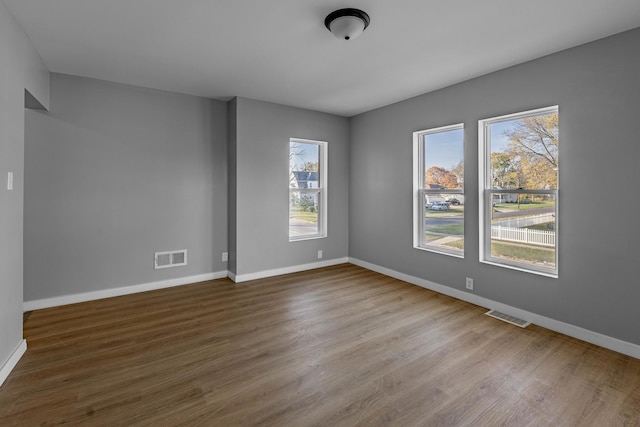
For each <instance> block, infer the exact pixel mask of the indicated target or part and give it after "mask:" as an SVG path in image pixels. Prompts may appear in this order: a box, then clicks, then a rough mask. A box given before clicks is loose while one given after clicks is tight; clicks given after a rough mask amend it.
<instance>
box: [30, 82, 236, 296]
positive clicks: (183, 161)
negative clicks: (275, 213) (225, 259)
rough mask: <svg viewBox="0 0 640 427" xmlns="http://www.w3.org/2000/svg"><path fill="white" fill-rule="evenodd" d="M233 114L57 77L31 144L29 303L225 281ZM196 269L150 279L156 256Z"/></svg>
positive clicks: (213, 104) (190, 100)
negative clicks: (196, 280) (216, 276)
mask: <svg viewBox="0 0 640 427" xmlns="http://www.w3.org/2000/svg"><path fill="white" fill-rule="evenodd" d="M226 109H227V106H226V104H225V103H223V102H219V101H212V100H208V99H204V98H197V97H193V96H187V95H180V94H175V93H169V92H163V91H158V90H151V89H144V88H140V87H133V86H126V85H120V84H114V83H107V82H104V81H100V80H93V79H86V78H80V77H72V76H68V75H61V74H52V75H51V108H50V111H49V112H40V111H29V112H28V114H27V116H26V124H27V127H26V142H25V168H26V183H25V212H24V218H25V235H24V245H25V247H24V252H25V286H24V299H25V301H33V300H38V299H43V298H49V297H55V296H63V295H69V294H76V293H83V292H91V291H98V290H104V289H109V288H116V287H122V286H131V285H138V284H145V283H151V282H156V281H162V280H167V279H173V278H182V277H187V276H192V275H198V274H206V273H211V272H219V271H224V270H226V264H223V263H222V261H221V253H222V252H223V251H226V248H227V151H226V147H227V111H226ZM177 249H187V250H188V265H187V266H183V267H175V268H168V269H161V270H154V268H153V254H154V252H156V251H166V250H177Z"/></svg>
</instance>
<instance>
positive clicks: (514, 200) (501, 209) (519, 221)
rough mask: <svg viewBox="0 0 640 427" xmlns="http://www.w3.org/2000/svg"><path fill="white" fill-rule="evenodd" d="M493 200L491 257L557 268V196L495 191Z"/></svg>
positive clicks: (539, 266)
mask: <svg viewBox="0 0 640 427" xmlns="http://www.w3.org/2000/svg"><path fill="white" fill-rule="evenodd" d="M491 200H492V207H491V231H490V236H491V243H490V244H491V249H490V253H491V255H490V256H491V258H494V259H500V260H504V261H505V262H508V263H519V264H526V265H528V266H531V267H534V268H537V269H542V270H544V269H550V270H555V266H556V200H555V196H554V195H553V194H542V195H539V194H536V195H532V194H521V193H518V194H513V193H497V192H491Z"/></svg>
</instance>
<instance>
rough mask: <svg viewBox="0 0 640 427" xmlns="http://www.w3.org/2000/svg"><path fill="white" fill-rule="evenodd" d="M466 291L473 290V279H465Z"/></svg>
mask: <svg viewBox="0 0 640 427" xmlns="http://www.w3.org/2000/svg"><path fill="white" fill-rule="evenodd" d="M467 289H469V290H470V291H472V290H473V279H472V278H471V277H467Z"/></svg>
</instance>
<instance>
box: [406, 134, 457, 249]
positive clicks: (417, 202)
mask: <svg viewBox="0 0 640 427" xmlns="http://www.w3.org/2000/svg"><path fill="white" fill-rule="evenodd" d="M413 158H414V168H413V170H414V180H413V181H414V210H413V212H414V221H413V223H414V230H413V236H414V237H413V246H414V247H415V248H417V249H425V250H431V251H435V252H439V253H444V254H447V255H454V256H459V257H463V256H464V127H463V125H462V124H457V125H452V126H445V127H440V128H437V129H430V130H423V131H419V132H414V133H413Z"/></svg>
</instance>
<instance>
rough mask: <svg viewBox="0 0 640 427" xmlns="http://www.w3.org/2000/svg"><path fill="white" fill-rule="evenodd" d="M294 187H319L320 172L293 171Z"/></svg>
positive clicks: (292, 184)
mask: <svg viewBox="0 0 640 427" xmlns="http://www.w3.org/2000/svg"><path fill="white" fill-rule="evenodd" d="M291 173H292V174H293V180H292V183H291V187H293V188H318V172H306V171H292V172H291Z"/></svg>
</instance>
